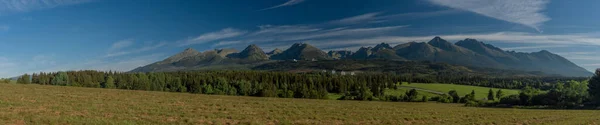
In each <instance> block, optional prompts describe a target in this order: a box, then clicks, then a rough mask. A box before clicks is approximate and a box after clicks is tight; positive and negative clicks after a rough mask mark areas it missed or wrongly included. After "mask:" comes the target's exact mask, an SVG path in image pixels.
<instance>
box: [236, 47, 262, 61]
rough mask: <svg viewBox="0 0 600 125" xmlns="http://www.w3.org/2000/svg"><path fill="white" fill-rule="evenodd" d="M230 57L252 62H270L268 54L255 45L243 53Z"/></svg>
mask: <svg viewBox="0 0 600 125" xmlns="http://www.w3.org/2000/svg"><path fill="white" fill-rule="evenodd" d="M229 57H232V58H240V59H247V60H250V61H260V60H269V57H268V56H267V54H265V52H264V51H263V50H262V49H261V48H260V47H258V46H257V45H255V44H252V45H249V46H248V47H246V49H244V50H243V51H242V52H240V53H236V54H231V55H229Z"/></svg>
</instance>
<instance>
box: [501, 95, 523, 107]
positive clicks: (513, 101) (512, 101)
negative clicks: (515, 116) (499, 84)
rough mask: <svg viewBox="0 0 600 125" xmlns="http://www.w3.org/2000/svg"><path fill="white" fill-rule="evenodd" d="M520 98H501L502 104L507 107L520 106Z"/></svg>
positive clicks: (513, 96) (516, 96)
mask: <svg viewBox="0 0 600 125" xmlns="http://www.w3.org/2000/svg"><path fill="white" fill-rule="evenodd" d="M520 100H521V99H520V98H519V95H509V96H506V97H502V98H500V102H499V103H500V104H506V105H519V102H520Z"/></svg>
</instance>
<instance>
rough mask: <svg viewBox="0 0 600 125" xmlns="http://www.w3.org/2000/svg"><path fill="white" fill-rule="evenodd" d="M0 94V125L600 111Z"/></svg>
mask: <svg viewBox="0 0 600 125" xmlns="http://www.w3.org/2000/svg"><path fill="white" fill-rule="evenodd" d="M0 100H1V103H0V110H2V113H0V124H356V123H361V124H448V123H460V124H541V123H544V124H593V123H595V122H597V120H598V118H597V117H590V116H597V115H600V112H597V111H592V110H530V109H503V108H475V107H464V106H462V105H461V104H441V103H403V102H365V101H338V100H312V99H285V98H257V97H242V96H216V95H200V94H186V93H165V92H151V91H131V90H115V89H94V88H79V87H64V86H46V85H16V84H0ZM531 114H535V115H531ZM556 114H561V115H556Z"/></svg>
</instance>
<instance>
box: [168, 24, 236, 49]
mask: <svg viewBox="0 0 600 125" xmlns="http://www.w3.org/2000/svg"><path fill="white" fill-rule="evenodd" d="M243 34H246V31H242V30H238V29H233V28H225V29H223V30H220V31H217V32H210V33H205V34H202V35H200V36H198V37H195V38H191V39H187V40H184V41H182V42H180V44H179V46H188V45H194V44H202V43H207V42H213V41H216V40H222V39H227V38H232V37H237V36H240V35H243Z"/></svg>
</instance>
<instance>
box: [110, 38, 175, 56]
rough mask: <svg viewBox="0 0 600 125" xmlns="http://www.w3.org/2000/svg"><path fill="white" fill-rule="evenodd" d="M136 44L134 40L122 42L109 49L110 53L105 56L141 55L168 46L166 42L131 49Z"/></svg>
mask: <svg viewBox="0 0 600 125" xmlns="http://www.w3.org/2000/svg"><path fill="white" fill-rule="evenodd" d="M133 44H135V43H134V42H133V41H132V40H123V41H121V42H117V43H115V44H113V46H112V47H111V48H109V51H108V53H107V54H106V55H105V56H104V57H105V58H109V57H118V56H124V55H129V54H135V53H141V52H146V51H150V50H155V49H158V48H161V47H163V46H166V45H168V44H167V43H166V42H159V43H156V44H149V45H146V46H142V47H140V48H131V46H132V45H133Z"/></svg>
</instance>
